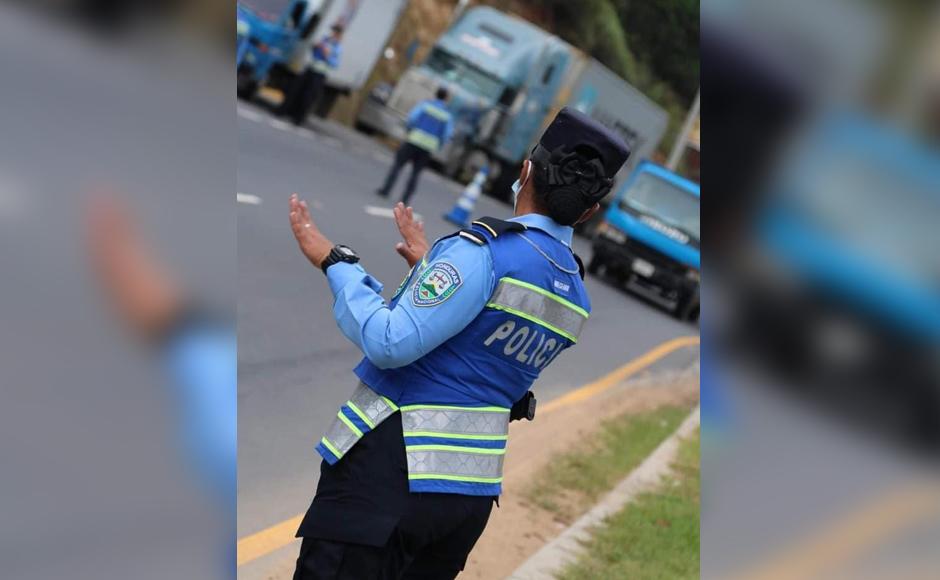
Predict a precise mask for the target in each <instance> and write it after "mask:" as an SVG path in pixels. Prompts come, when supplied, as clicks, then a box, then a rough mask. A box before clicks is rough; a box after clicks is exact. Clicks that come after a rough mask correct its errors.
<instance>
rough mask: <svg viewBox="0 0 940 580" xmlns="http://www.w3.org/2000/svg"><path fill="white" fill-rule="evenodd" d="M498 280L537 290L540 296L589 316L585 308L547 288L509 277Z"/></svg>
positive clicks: (586, 316)
mask: <svg viewBox="0 0 940 580" xmlns="http://www.w3.org/2000/svg"><path fill="white" fill-rule="evenodd" d="M499 281H500V282H506V283H507V284H513V285H515V286H521V287H523V288H528V289H529V290H532V291H533V292H538V293H539V294H541V295H542V296H545V297H546V298H551V299H552V300H554V301H555V302H558V303H559V304H561V305H562V306H566V307H568V308H570V309H572V310H574V311H575V312H577V313H578V314H580V315H581V316H583V317H585V318H588V317H589V316H590V314H588V312H587V310H585V309H583V308H581V307H580V306H578V305H577V304H574V303H572V302H568V301H567V300H565V299H564V298H562V297H561V296H559V295H557V294H553V293H551V292H549V291H548V290H545V289H544V288H539V287H538V286H536V285H534V284H529V283H528V282H523V281H522V280H516V279H515V278H509V277H503V278H500V279H499Z"/></svg>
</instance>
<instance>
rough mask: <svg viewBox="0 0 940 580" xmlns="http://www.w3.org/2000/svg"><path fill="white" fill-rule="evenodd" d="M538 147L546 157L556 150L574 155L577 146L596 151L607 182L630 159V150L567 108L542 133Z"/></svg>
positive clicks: (590, 121) (602, 128)
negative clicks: (546, 154)
mask: <svg viewBox="0 0 940 580" xmlns="http://www.w3.org/2000/svg"><path fill="white" fill-rule="evenodd" d="M539 145H541V146H542V147H543V148H544V149H546V150H547V152H548V153H553V152H555V151H556V150H558V149H559V148H564V150H566V151H574V150H575V149H576V148H577V147H580V146H586V147H590V148H592V149H594V150H595V151H597V154H598V156H599V157H600V160H601V164H602V165H603V167H604V173H605V175H606V177H608V178H613V177H614V176H615V175H616V174H617V172H618V171H620V168H621V167H623V164H624V163H626V161H627V158H628V157H630V148H629V147H627V144H626V143H624V141H623V139H621V138H620V136H619V135H617V134H616V133H614V132H613V131H611V130H610V129H608V128H607V127H605V126H603V125H601V124H600V123H598V122H597V121H595V120H594V119H592V118H590V117H588V116H587V115H585V114H584V113H580V112H578V111H576V110H574V109H569V108H568V107H565V108H563V109H562V110H561V111H559V112H558V115H556V116H555V120H554V121H552V123H551V125H549V126H548V128H546V129H545V132H544V133H542V138H541V139H539Z"/></svg>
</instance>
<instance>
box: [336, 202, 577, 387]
mask: <svg viewBox="0 0 940 580" xmlns="http://www.w3.org/2000/svg"><path fill="white" fill-rule="evenodd" d="M511 221H515V222H520V223H523V224H525V225H527V226H529V227H532V228H538V229H540V230H542V231H544V232H546V233H548V234H550V235H552V236H553V237H554V238H556V239H557V240H559V241H561V242H562V243H564V244H565V245H566V246H570V245H571V237H572V235H573V233H574V230H573V229H572V228H571V227H568V226H562V225H559V224H557V223H555V221H553V220H552V219H551V218H549V217H547V216H543V215H539V214H526V215H523V216H519V217H516V218H513V219H512V220H511ZM425 260H426V262H427V264H428V266H427V267H428V268H430V267H431V266H433V265H434V264H435V263H440V262H446V263H448V264H450V265H451V266H452V267H453V268H455V269H456V270H457V272H459V274H460V277H461V280H462V282H461V285H460V287H459V288H458V289H457V290H456V291H455V292H454V293H453V294H451V295H450V297H449V298H447V299H446V300H443V301H442V302H440V303H438V304H436V305H434V306H429V307H427V306H416V305H415V304H414V302H413V301H411V300H400V301H398V303H397V304H396V305H395V307H394V308H389V307H388V304H387V303H386V302H385V300H383V299H382V296H381V295H380V292H381V291H382V284H381V283H380V282H379V281H378V280H376V279H375V278H373V277H372V276H370V275H369V274H368V273H367V272H366V271H365V270H364V269H363V268H362V267H361V266H360V265H359V264H347V263H344V262H340V263H338V264H334V265H333V266H330V267H329V268H328V269H327V271H326V272H327V279H328V280H329V283H330V290H332V292H333V297H334V302H333V316H334V317H335V318H336V323H337V324H338V325H339V328H340V330H341V331H342V332H343V334H344V335H345V336H346V338H348V339H349V340H351V341H352V342H353V343H355V344H356V346H358V347H359V348H360V349H361V350H362V352H363V354H365V356H366V357H367V358H368V359H369V360H370V361H371V362H372V364H374V365H375V366H377V367H379V368H396V367H402V366H405V365H407V364H409V363H412V362H414V361H416V360H418V359H419V358H421V357H422V356H424V355H426V354H427V353H429V352H431V351H432V350H434V349H435V348H437V347H438V346H440V345H441V344H442V343H443V342H444V341H446V340H447V339H449V338H451V337H452V336H454V335H455V334H457V333H458V332H460V331H461V330H463V329H464V328H465V327H466V326H467V325H468V324H470V322H471V321H472V320H473V319H474V318H476V317H477V315H478V314H479V313H480V311H482V310H483V307H484V306H486V303H487V301H488V300H489V299H490V296H492V295H493V290H494V289H495V288H496V275H495V274H494V272H493V258H492V256H491V254H490V249H489V246H486V245H484V246H478V245H476V244H474V243H472V242H470V241H468V240H464V239H462V238H460V237H457V236H455V237H451V238H447V239H445V240H441V241H439V242H437V243H436V244H434V246H433V247H432V248H431V249H430V251H429V252H428V255H427V256H426V257H425ZM420 267H421V266H420V265H418V266H416V267H415V268H416V269H418V268H420ZM417 278H418V277H417V276H412V277H411V279H410V280H408V281H407V283H408V284H409V285H410V284H413V283H414V282H415V279H417ZM407 291H408V290H407V289H405V292H407Z"/></svg>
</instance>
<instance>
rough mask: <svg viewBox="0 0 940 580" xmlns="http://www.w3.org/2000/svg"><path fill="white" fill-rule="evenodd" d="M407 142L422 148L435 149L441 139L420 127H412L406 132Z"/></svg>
mask: <svg viewBox="0 0 940 580" xmlns="http://www.w3.org/2000/svg"><path fill="white" fill-rule="evenodd" d="M408 142H409V143H411V144H412V145H417V146H419V147H421V148H424V149H437V148H438V146H439V145H440V144H441V140H440V139H438V138H437V137H435V136H434V135H431V134H430V133H428V132H427V131H422V130H421V129H412V130H411V132H409V133H408Z"/></svg>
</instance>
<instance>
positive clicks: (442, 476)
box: [408, 473, 503, 483]
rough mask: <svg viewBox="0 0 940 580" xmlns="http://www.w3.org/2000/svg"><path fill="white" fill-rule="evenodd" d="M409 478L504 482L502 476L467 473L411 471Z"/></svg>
mask: <svg viewBox="0 0 940 580" xmlns="http://www.w3.org/2000/svg"><path fill="white" fill-rule="evenodd" d="M408 479H446V480H448V481H469V482H471V483H502V482H503V478H502V477H470V476H466V475H445V474H443V473H409V474H408Z"/></svg>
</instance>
